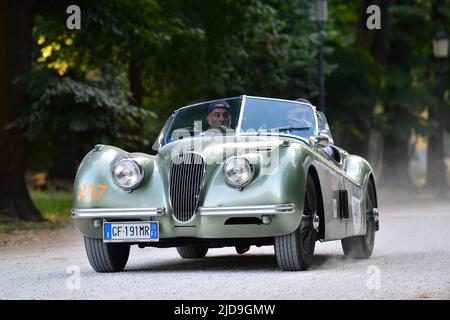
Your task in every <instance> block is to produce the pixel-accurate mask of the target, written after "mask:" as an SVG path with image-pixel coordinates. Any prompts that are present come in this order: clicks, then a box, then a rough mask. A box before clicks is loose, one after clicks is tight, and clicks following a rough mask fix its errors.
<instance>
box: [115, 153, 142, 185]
mask: <svg viewBox="0 0 450 320" xmlns="http://www.w3.org/2000/svg"><path fill="white" fill-rule="evenodd" d="M143 177H144V172H143V169H142V167H141V166H140V165H139V164H138V163H137V162H136V161H134V160H131V159H122V160H120V161H119V162H117V164H116V165H115V167H114V169H113V178H114V182H115V183H116V184H117V185H118V186H119V187H121V188H123V189H125V190H131V189H133V188H135V187H136V186H137V185H138V184H139V183H140V182H141V181H142V178H143Z"/></svg>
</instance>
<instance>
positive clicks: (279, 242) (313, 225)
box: [275, 175, 319, 271]
mask: <svg viewBox="0 0 450 320" xmlns="http://www.w3.org/2000/svg"><path fill="white" fill-rule="evenodd" d="M317 208H318V204H317V194H316V188H315V184H314V180H313V178H312V176H311V175H308V178H307V183H306V193H305V202H304V210H303V216H302V218H301V220H300V225H299V227H298V228H297V230H295V231H294V232H292V233H290V234H287V235H282V236H278V237H275V255H276V257H277V261H278V266H279V267H280V268H281V269H282V270H285V271H303V270H306V269H308V267H309V266H310V265H311V262H312V259H313V255H314V248H315V246H316V239H317V231H318V228H319V216H318V215H317Z"/></svg>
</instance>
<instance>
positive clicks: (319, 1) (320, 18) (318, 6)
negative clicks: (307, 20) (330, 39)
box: [314, 0, 328, 113]
mask: <svg viewBox="0 0 450 320" xmlns="http://www.w3.org/2000/svg"><path fill="white" fill-rule="evenodd" d="M314 13H315V20H316V22H317V24H318V26H319V31H320V43H319V66H318V72H319V106H318V110H319V111H322V112H323V113H325V78H324V74H323V43H322V31H323V26H324V24H325V22H326V21H327V20H328V7H327V1H326V0H316V2H315V4H314Z"/></svg>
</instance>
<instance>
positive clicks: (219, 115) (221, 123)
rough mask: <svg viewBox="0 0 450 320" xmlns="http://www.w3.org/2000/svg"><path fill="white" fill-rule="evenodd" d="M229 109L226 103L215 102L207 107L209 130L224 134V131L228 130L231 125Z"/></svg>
mask: <svg viewBox="0 0 450 320" xmlns="http://www.w3.org/2000/svg"><path fill="white" fill-rule="evenodd" d="M230 113H231V108H230V105H229V104H228V102H226V101H224V100H222V101H216V102H213V103H211V104H210V105H209V106H208V116H207V117H206V119H207V121H208V125H209V128H208V130H211V129H216V130H219V131H220V132H222V133H225V130H227V129H230V124H231V114H230Z"/></svg>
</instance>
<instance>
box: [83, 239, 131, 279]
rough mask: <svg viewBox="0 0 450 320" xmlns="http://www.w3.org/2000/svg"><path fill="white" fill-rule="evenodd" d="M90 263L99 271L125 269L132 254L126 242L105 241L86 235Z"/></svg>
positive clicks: (85, 245) (85, 241)
mask: <svg viewBox="0 0 450 320" xmlns="http://www.w3.org/2000/svg"><path fill="white" fill-rule="evenodd" d="M84 247H85V248H86V253H87V256H88V260H89V263H90V264H91V266H92V268H93V269H94V270H95V271H97V272H118V271H123V269H124V268H125V265H126V264H127V261H128V256H129V255H130V245H129V244H126V243H105V242H103V239H95V238H89V237H86V236H85V237H84Z"/></svg>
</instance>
